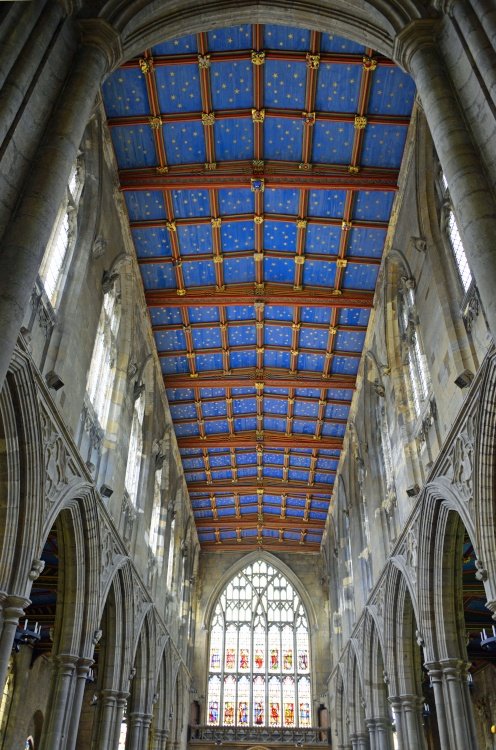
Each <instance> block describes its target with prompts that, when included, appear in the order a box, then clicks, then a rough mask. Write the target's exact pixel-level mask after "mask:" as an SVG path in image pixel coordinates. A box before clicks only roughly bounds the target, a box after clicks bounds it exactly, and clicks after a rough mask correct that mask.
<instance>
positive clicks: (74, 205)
mask: <svg viewBox="0 0 496 750" xmlns="http://www.w3.org/2000/svg"><path fill="white" fill-rule="evenodd" d="M83 184H84V179H83V166H82V162H81V161H80V160H78V161H77V162H76V163H75V164H74V166H73V167H72V170H71V174H70V177H69V182H68V184H67V190H66V195H65V197H64V200H63V201H62V204H61V206H60V209H59V213H58V215H57V219H56V221H55V225H54V227H53V230H52V234H51V236H50V240H49V242H48V245H47V248H46V250H45V255H44V257H43V261H42V263H41V267H40V279H41V281H42V283H43V287H44V289H45V293H46V295H47V297H48V299H49V301H50V304H51V305H52V307H54V308H55V307H56V305H57V303H58V300H59V298H60V293H61V291H62V287H63V281H64V278H65V275H66V272H67V268H68V265H69V262H70V259H71V255H72V250H73V249H74V245H75V241H76V233H77V211H78V207H79V201H80V199H81V194H82V192H83Z"/></svg>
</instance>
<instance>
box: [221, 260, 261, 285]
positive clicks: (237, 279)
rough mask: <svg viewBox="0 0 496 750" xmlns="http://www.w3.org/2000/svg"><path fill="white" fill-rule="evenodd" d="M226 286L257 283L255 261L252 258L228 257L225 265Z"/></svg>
mask: <svg viewBox="0 0 496 750" xmlns="http://www.w3.org/2000/svg"><path fill="white" fill-rule="evenodd" d="M223 268H224V281H225V282H226V284H243V283H247V282H254V281H255V261H254V260H253V259H252V258H250V259H249V260H247V259H246V258H236V256H234V257H232V256H226V257H225V258H224V263H223Z"/></svg>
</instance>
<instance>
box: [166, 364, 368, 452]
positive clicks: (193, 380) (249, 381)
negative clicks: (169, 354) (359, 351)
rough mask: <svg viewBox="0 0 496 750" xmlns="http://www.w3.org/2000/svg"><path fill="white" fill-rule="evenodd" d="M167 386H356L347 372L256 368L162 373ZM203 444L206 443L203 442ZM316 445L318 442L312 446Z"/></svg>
mask: <svg viewBox="0 0 496 750" xmlns="http://www.w3.org/2000/svg"><path fill="white" fill-rule="evenodd" d="M164 384H165V387H166V388H257V389H260V390H262V386H266V387H267V388H317V389H319V388H321V389H322V388H325V389H326V390H329V389H331V390H332V389H334V390H336V389H338V390H342V389H345V390H355V387H356V378H355V377H354V376H352V377H350V376H346V375H331V376H330V377H329V378H322V377H318V376H317V377H314V376H312V375H308V374H303V375H302V374H299V375H296V374H295V375H291V374H289V373H283V374H281V375H278V374H276V373H266V374H258V373H256V372H255V371H251V372H241V373H238V374H233V375H223V374H222V373H221V372H219V373H209V374H208V375H207V374H205V375H204V374H201V373H200V374H198V375H195V376H194V377H191V375H186V374H181V375H167V376H164ZM205 447H206V446H205ZM315 447H317V446H315Z"/></svg>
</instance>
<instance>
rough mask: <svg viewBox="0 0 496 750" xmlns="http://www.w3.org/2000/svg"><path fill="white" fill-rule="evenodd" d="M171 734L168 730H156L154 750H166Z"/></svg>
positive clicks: (153, 743) (153, 740) (153, 742)
mask: <svg viewBox="0 0 496 750" xmlns="http://www.w3.org/2000/svg"><path fill="white" fill-rule="evenodd" d="M168 739H169V732H168V731H167V729H156V730H155V731H154V732H153V739H152V750H166V747H167V740H168Z"/></svg>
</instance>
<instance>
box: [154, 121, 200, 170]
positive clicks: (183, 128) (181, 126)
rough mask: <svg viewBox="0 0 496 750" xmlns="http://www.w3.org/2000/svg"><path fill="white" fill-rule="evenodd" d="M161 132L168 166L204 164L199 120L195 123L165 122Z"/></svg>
mask: <svg viewBox="0 0 496 750" xmlns="http://www.w3.org/2000/svg"><path fill="white" fill-rule="evenodd" d="M162 130H163V134H164V141H165V150H166V153H167V161H168V163H169V164H172V165H174V164H194V163H198V162H199V163H201V164H204V163H205V161H206V151H205V136H204V133H203V125H202V123H201V121H200V119H198V120H197V121H195V122H186V121H183V122H166V123H165V125H162Z"/></svg>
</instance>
